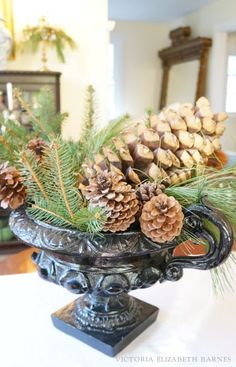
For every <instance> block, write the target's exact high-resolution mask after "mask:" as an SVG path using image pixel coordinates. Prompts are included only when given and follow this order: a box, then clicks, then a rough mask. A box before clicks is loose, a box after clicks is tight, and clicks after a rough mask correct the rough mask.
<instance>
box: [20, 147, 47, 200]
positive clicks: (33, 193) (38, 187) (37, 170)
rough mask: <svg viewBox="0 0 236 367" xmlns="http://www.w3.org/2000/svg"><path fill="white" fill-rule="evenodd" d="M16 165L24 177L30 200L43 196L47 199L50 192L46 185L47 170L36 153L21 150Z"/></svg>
mask: <svg viewBox="0 0 236 367" xmlns="http://www.w3.org/2000/svg"><path fill="white" fill-rule="evenodd" d="M16 166H17V168H18V170H19V172H20V174H21V176H22V177H23V179H24V184H25V186H26V188H27V194H28V200H29V201H31V200H32V201H35V198H36V197H41V196H42V197H43V198H44V199H47V198H48V197H49V194H48V192H47V189H46V185H45V176H46V175H45V173H46V172H45V169H43V168H42V167H41V166H40V165H39V164H38V162H37V161H36V159H35V154H34V153H33V152H32V151H30V150H25V151H23V152H21V153H20V154H19V160H18V162H17V164H16Z"/></svg>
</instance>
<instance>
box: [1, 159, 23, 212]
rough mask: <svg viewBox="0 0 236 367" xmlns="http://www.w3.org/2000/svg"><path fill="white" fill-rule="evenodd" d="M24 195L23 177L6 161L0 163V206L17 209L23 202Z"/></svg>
mask: <svg viewBox="0 0 236 367" xmlns="http://www.w3.org/2000/svg"><path fill="white" fill-rule="evenodd" d="M25 197H26V191H25V187H24V185H23V178H22V177H21V176H20V173H19V171H17V169H16V168H14V167H8V162H5V163H3V164H1V165H0V206H1V207H2V208H3V209H7V208H11V209H17V208H19V207H20V206H21V205H22V204H24V201H25Z"/></svg>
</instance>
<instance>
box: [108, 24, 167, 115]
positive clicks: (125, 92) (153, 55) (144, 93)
mask: <svg viewBox="0 0 236 367" xmlns="http://www.w3.org/2000/svg"><path fill="white" fill-rule="evenodd" d="M168 33H169V28H168V25H167V24H157V23H145V22H121V21H119V22H116V27H115V29H114V31H113V32H112V33H111V42H112V43H113V44H114V52H115V55H114V56H115V57H114V60H115V68H114V71H115V103H116V106H115V107H116V108H115V110H116V114H120V113H123V112H129V113H130V114H131V115H132V116H134V117H139V116H143V115H144V111H145V108H147V107H153V108H155V109H157V107H158V104H159V95H160V86H161V77H162V73H161V63H160V59H159V58H158V56H157V52H158V50H160V49H161V48H163V47H166V46H167V45H168V44H169V40H168Z"/></svg>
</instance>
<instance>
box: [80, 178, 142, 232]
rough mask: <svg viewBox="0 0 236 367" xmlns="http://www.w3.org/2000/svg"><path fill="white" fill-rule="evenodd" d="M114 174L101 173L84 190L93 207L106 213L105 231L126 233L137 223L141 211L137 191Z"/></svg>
mask: <svg viewBox="0 0 236 367" xmlns="http://www.w3.org/2000/svg"><path fill="white" fill-rule="evenodd" d="M122 180H123V177H122V176H118V175H117V174H115V173H113V172H106V171H105V172H100V173H97V174H96V175H93V176H91V177H90V178H89V185H88V186H84V188H83V189H82V191H83V194H84V195H85V197H86V198H87V200H88V201H89V203H90V204H91V205H93V206H98V207H100V208H102V209H104V211H105V212H106V215H107V222H106V224H105V226H104V231H111V232H118V231H125V230H127V229H128V228H129V226H130V225H131V223H133V222H134V221H135V215H136V213H137V211H138V209H139V206H138V200H137V198H136V195H135V191H134V190H133V189H132V187H131V186H130V185H128V184H127V183H126V182H124V181H122Z"/></svg>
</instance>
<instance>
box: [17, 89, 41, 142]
mask: <svg viewBox="0 0 236 367" xmlns="http://www.w3.org/2000/svg"><path fill="white" fill-rule="evenodd" d="M14 97H15V98H16V99H17V100H18V102H19V104H20V106H21V108H22V109H23V110H25V112H26V113H27V115H28V116H29V117H30V118H31V122H32V124H34V126H35V127H36V129H39V130H40V131H41V132H42V133H43V134H45V135H47V130H46V129H45V126H44V125H43V123H42V121H41V120H40V119H39V118H38V117H37V116H36V115H35V114H34V113H33V111H32V110H31V108H30V106H29V105H28V103H26V101H25V100H24V98H23V97H22V93H21V92H20V91H19V90H18V89H17V88H14Z"/></svg>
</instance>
